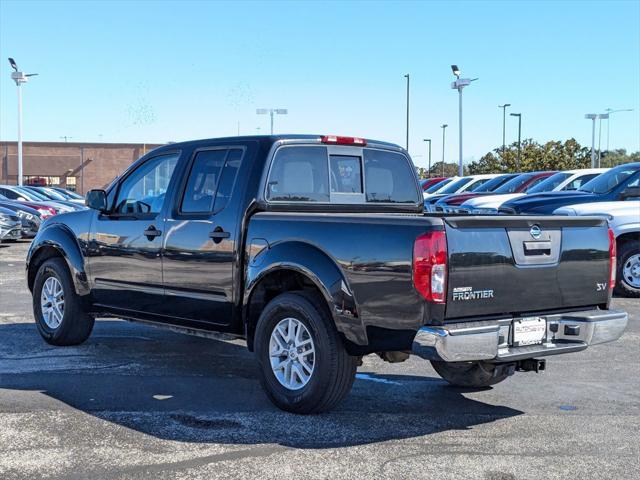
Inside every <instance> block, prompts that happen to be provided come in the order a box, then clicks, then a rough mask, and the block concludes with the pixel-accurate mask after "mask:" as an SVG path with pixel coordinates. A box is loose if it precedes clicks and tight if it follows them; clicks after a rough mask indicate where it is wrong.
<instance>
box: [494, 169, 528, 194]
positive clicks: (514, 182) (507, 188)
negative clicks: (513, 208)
mask: <svg viewBox="0 0 640 480" xmlns="http://www.w3.org/2000/svg"><path fill="white" fill-rule="evenodd" d="M531 177H533V175H531V174H526V173H525V174H523V175H518V176H517V177H516V178H512V179H511V180H509V181H508V182H507V183H505V184H504V185H502V186H501V187H498V188H497V189H495V190H494V191H495V192H496V193H515V192H518V191H519V189H520V187H522V185H524V184H525V183H526V182H528V181H529V180H530V179H531Z"/></svg>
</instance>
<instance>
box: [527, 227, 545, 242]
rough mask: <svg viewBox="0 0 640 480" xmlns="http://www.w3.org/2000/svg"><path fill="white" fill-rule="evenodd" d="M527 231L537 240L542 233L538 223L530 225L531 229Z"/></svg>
mask: <svg viewBox="0 0 640 480" xmlns="http://www.w3.org/2000/svg"><path fill="white" fill-rule="evenodd" d="M529 233H530V234H531V236H532V237H533V238H535V239H536V240H537V239H539V238H540V236H541V235H542V230H540V227H539V226H538V225H534V226H532V227H531V230H529Z"/></svg>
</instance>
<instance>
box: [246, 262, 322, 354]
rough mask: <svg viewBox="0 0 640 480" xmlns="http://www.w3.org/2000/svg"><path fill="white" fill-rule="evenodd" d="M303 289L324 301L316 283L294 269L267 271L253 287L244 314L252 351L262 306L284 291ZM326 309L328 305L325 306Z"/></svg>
mask: <svg viewBox="0 0 640 480" xmlns="http://www.w3.org/2000/svg"><path fill="white" fill-rule="evenodd" d="M293 291H304V292H307V293H311V294H313V295H315V296H317V297H318V298H319V299H320V300H321V302H322V304H323V305H326V301H325V298H324V296H323V295H322V292H321V291H320V289H319V288H318V287H317V285H316V284H315V283H314V282H313V281H312V280H311V279H310V278H309V277H307V276H306V275H304V274H303V273H300V272H297V271H295V270H289V269H282V270H276V271H274V272H271V273H268V274H267V275H265V277H264V278H262V279H261V280H260V282H259V283H258V284H257V285H256V286H255V287H254V289H253V292H252V293H251V297H250V298H249V301H248V302H247V310H246V316H245V323H246V336H247V346H248V348H249V350H250V351H253V337H254V334H255V331H256V325H257V324H258V319H259V318H260V314H261V313H262V310H263V309H264V307H266V306H267V304H268V303H269V302H270V301H271V300H273V299H274V298H275V297H277V296H278V295H280V294H281V293H285V292H293ZM327 309H328V306H327Z"/></svg>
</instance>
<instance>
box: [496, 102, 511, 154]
mask: <svg viewBox="0 0 640 480" xmlns="http://www.w3.org/2000/svg"><path fill="white" fill-rule="evenodd" d="M510 106H511V104H510V103H505V104H504V105H498V108H501V109H502V156H503V157H504V151H505V148H506V142H505V131H506V124H507V107H510Z"/></svg>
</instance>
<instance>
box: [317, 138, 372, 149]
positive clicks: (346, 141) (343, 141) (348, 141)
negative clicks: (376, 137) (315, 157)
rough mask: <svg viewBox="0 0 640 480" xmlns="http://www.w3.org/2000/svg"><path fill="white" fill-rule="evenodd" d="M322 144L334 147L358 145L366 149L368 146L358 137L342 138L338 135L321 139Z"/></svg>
mask: <svg viewBox="0 0 640 480" xmlns="http://www.w3.org/2000/svg"><path fill="white" fill-rule="evenodd" d="M321 141H322V143H329V144H333V145H358V146H360V147H364V146H366V145H367V141H366V140H365V139H364V138H358V137H341V136H338V135H325V136H324V137H322V139H321Z"/></svg>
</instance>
